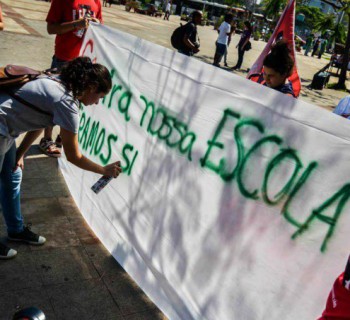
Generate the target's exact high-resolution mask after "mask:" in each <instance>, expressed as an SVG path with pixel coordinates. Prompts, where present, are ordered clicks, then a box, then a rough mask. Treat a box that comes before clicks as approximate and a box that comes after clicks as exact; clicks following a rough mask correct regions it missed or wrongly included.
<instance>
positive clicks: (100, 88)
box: [60, 57, 112, 98]
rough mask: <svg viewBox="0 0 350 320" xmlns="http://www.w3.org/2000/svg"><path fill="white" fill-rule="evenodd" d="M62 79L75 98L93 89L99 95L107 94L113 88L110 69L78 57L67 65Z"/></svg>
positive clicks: (62, 72)
mask: <svg viewBox="0 0 350 320" xmlns="http://www.w3.org/2000/svg"><path fill="white" fill-rule="evenodd" d="M60 78H61V81H62V82H63V84H64V85H65V86H66V88H67V89H68V90H69V91H72V93H73V96H74V98H77V97H79V96H81V95H82V94H83V93H84V91H85V90H87V89H91V88H96V89H95V90H96V92H97V93H101V92H103V93H106V94H107V93H108V92H109V91H110V90H111V87H112V79H111V75H110V73H109V71H108V69H107V68H106V67H105V66H103V65H102V64H98V63H92V61H91V59H90V58H88V57H78V58H75V59H73V60H72V61H69V62H68V63H66V64H65V65H64V67H63V68H62V70H61V77H60Z"/></svg>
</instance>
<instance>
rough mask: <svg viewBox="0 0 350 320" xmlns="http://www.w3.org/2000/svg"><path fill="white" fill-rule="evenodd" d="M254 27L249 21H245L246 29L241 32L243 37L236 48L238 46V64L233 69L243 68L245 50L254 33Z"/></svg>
mask: <svg viewBox="0 0 350 320" xmlns="http://www.w3.org/2000/svg"><path fill="white" fill-rule="evenodd" d="M252 32H253V28H252V25H251V24H250V22H249V21H244V30H243V32H242V34H241V39H240V40H239V42H238V44H237V46H236V48H238V60H237V64H236V65H235V66H234V67H233V68H232V69H233V70H238V69H240V68H241V66H242V63H243V57H244V52H245V51H246V46H247V43H248V42H249V39H250V37H251V35H252Z"/></svg>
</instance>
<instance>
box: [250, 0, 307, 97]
mask: <svg viewBox="0 0 350 320" xmlns="http://www.w3.org/2000/svg"><path fill="white" fill-rule="evenodd" d="M295 3H296V0H289V2H288V4H287V5H286V8H285V9H284V11H283V13H282V15H281V17H280V19H279V20H278V23H277V25H276V27H275V30H274V32H273V34H272V35H271V37H270V39H269V41H268V42H267V44H266V46H265V48H264V50H263V51H262V52H261V54H260V56H259V57H258V59H257V60H256V61H255V62H254V64H253V65H252V67H251V68H250V70H249V74H248V78H251V80H253V81H255V82H260V81H261V80H263V78H262V77H261V78H260V77H252V75H253V74H261V73H262V71H263V67H264V66H263V62H264V59H265V57H266V56H267V55H268V54H269V52H270V51H271V47H272V45H273V44H274V43H275V42H276V41H279V40H284V41H286V42H287V43H288V44H289V47H290V49H291V56H292V57H293V59H294V61H295V65H294V69H293V73H292V75H291V76H290V77H289V78H288V80H289V81H290V82H291V83H292V87H293V91H294V93H295V96H296V97H298V96H299V93H300V90H301V83H300V78H299V74H298V67H297V63H296V59H295V39H294V21H295Z"/></svg>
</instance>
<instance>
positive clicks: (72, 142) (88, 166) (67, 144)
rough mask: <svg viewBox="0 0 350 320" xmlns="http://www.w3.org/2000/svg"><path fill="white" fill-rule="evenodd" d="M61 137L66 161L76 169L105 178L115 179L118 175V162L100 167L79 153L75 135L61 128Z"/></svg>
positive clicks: (119, 169)
mask: <svg viewBox="0 0 350 320" xmlns="http://www.w3.org/2000/svg"><path fill="white" fill-rule="evenodd" d="M61 137H62V144H63V148H64V152H65V154H66V157H67V160H68V161H69V162H71V163H73V164H74V165H76V166H77V167H79V168H81V169H83V170H87V171H91V172H95V173H99V174H102V175H105V176H109V177H111V176H112V177H114V178H116V177H117V176H118V175H119V173H121V171H122V170H121V168H120V163H119V161H118V162H115V163H112V164H109V165H107V166H105V167H102V166H100V165H99V164H97V163H95V162H93V161H91V160H89V159H88V158H86V157H85V156H84V155H82V154H81V152H80V151H79V144H78V135H77V134H75V133H73V132H70V131H68V130H65V129H63V128H62V127H61Z"/></svg>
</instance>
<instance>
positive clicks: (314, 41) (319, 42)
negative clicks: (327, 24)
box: [304, 33, 328, 59]
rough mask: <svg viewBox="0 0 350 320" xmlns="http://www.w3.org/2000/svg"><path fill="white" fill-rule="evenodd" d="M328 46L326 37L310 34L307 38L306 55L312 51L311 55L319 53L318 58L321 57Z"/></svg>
mask: <svg viewBox="0 0 350 320" xmlns="http://www.w3.org/2000/svg"><path fill="white" fill-rule="evenodd" d="M327 46H328V40H327V38H326V37H321V36H318V37H315V35H314V34H313V33H311V34H309V35H308V37H307V38H306V43H305V48H304V49H305V52H304V55H305V56H308V55H309V52H310V51H311V50H312V51H311V57H313V56H315V55H316V54H317V56H318V59H321V57H322V55H323V54H324V53H325V51H326V49H327Z"/></svg>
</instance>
